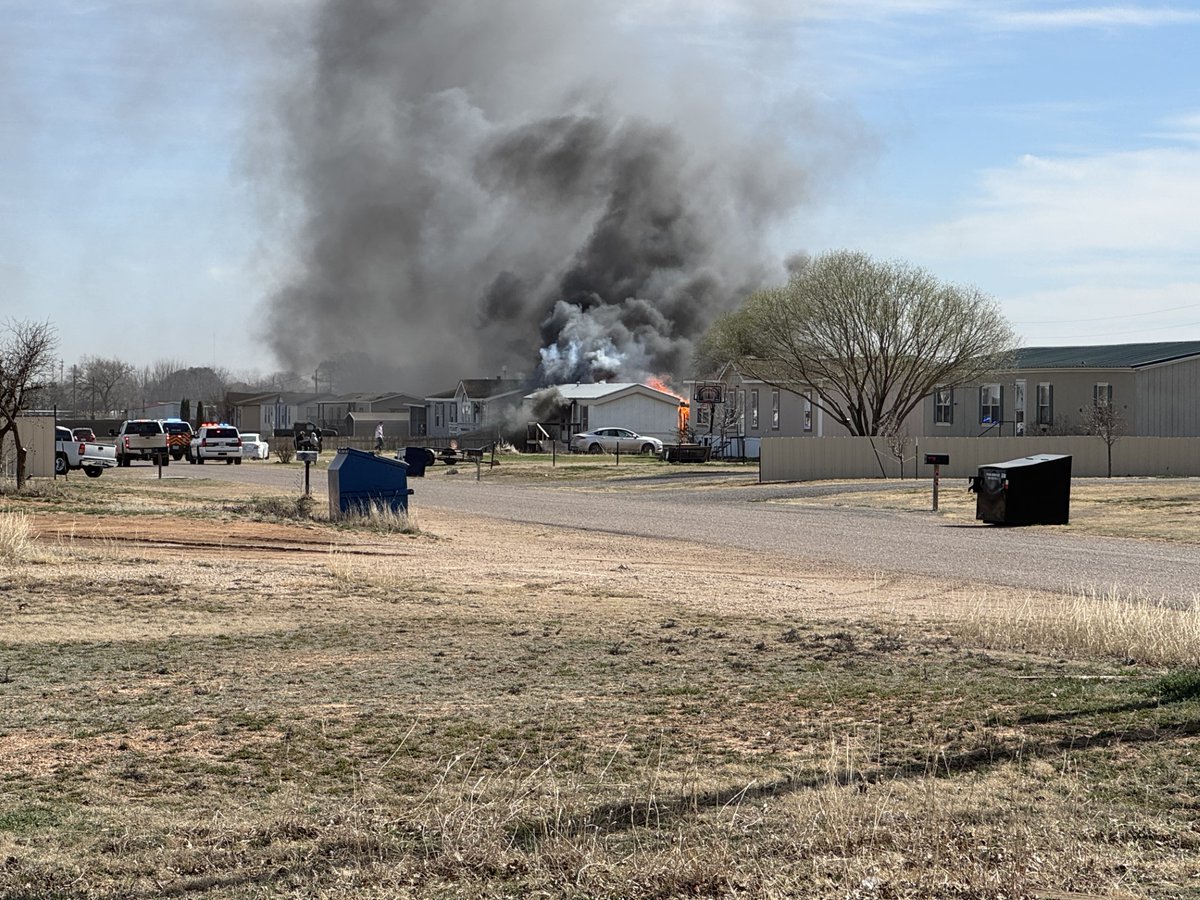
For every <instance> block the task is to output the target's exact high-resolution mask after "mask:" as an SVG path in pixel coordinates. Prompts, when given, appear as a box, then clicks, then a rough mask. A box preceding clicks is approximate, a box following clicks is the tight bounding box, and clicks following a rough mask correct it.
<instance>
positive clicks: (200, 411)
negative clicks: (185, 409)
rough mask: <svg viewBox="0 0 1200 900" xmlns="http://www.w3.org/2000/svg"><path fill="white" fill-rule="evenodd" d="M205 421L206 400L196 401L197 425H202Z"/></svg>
mask: <svg viewBox="0 0 1200 900" xmlns="http://www.w3.org/2000/svg"><path fill="white" fill-rule="evenodd" d="M203 421H204V401H203V400H197V401H196V425H200V423H201V422H203Z"/></svg>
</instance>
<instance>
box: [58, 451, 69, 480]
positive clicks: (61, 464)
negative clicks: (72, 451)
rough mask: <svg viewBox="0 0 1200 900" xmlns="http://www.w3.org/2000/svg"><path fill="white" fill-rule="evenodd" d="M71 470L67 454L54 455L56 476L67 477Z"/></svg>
mask: <svg viewBox="0 0 1200 900" xmlns="http://www.w3.org/2000/svg"><path fill="white" fill-rule="evenodd" d="M70 468H71V464H70V463H69V462H67V454H65V453H56V454H54V474H55V475H66V474H67V472H68V471H69V470H70Z"/></svg>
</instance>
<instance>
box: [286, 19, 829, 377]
mask: <svg viewBox="0 0 1200 900" xmlns="http://www.w3.org/2000/svg"><path fill="white" fill-rule="evenodd" d="M639 8H640V7H639V5H638V4H636V3H633V2H630V3H626V4H621V3H614V4H605V3H564V2H562V0H487V2H477V0H354V2H345V0H330V2H326V3H324V4H322V5H320V6H319V7H318V8H317V11H316V13H315V16H314V19H313V27H312V31H311V46H309V47H308V48H307V52H306V53H304V54H301V55H300V61H299V62H298V63H297V65H296V70H295V71H294V73H293V74H292V77H291V78H290V80H289V82H288V85H287V89H286V90H285V91H283V92H282V96H281V100H280V102H279V104H278V105H277V107H276V111H277V114H278V115H277V117H276V121H277V123H278V124H279V126H280V129H279V131H278V133H277V134H276V135H275V137H276V138H277V140H276V142H275V145H274V152H275V154H277V158H278V157H282V158H283V159H285V160H286V164H285V165H284V166H283V167H282V169H281V174H280V178H279V179H278V182H279V186H280V187H281V188H282V189H284V190H285V191H290V192H291V194H292V195H293V196H295V197H297V199H298V201H299V209H298V211H297V216H298V218H297V220H296V221H297V224H296V225H295V228H294V230H293V232H292V234H291V235H290V238H291V244H292V248H293V249H292V257H293V262H292V269H291V271H289V272H287V273H286V275H285V276H284V277H283V279H282V284H281V286H280V287H279V289H278V290H277V291H276V292H275V293H274V294H273V296H271V297H270V298H269V301H268V306H267V317H266V323H267V326H266V327H267V337H268V339H269V340H270V342H271V344H272V346H273V349H274V350H275V351H276V353H277V355H278V356H279V357H280V361H281V362H282V363H283V364H285V365H287V366H289V367H291V368H294V369H296V370H299V371H312V370H313V368H314V367H315V366H316V365H317V364H318V363H320V362H321V361H322V360H330V359H338V358H346V357H347V356H350V355H353V354H365V355H366V356H367V357H369V358H371V359H373V360H375V361H376V362H377V364H378V365H380V366H384V367H388V368H389V369H390V371H391V372H392V373H393V377H395V378H396V379H398V383H397V384H394V385H388V386H387V387H397V388H400V389H404V390H408V391H420V390H427V389H436V388H443V387H448V386H450V385H452V384H453V383H454V382H455V381H456V380H457V379H459V378H465V377H481V376H492V375H496V374H498V373H500V372H501V371H502V370H505V369H506V370H507V371H508V373H509V375H510V376H511V375H516V374H518V373H523V374H524V375H526V376H529V377H530V378H531V380H535V381H537V382H539V383H554V382H565V381H591V380H600V379H619V380H638V379H640V378H642V377H643V376H646V375H649V374H660V375H666V376H668V377H670V376H672V375H675V376H679V375H683V374H685V370H686V368H687V366H688V364H689V361H690V357H691V352H692V346H693V342H694V340H695V339H696V338H698V337H699V335H700V334H701V333H702V332H703V330H704V328H705V327H706V326H707V325H708V324H709V323H710V322H711V321H712V319H713V318H714V317H715V316H716V315H717V314H719V313H721V312H723V311H726V310H727V309H729V308H732V306H733V305H734V304H736V302H737V301H738V300H739V299H741V298H742V297H744V296H745V294H746V293H747V292H748V291H750V290H753V289H754V288H755V287H758V286H760V285H761V284H762V283H763V282H764V280H767V279H776V278H780V277H782V272H783V269H782V265H781V264H780V263H779V262H778V261H776V260H774V259H773V258H772V255H771V254H770V253H768V252H766V251H765V250H764V247H765V246H766V243H767V237H768V235H769V233H770V231H771V229H772V228H773V227H774V226H775V225H777V224H778V223H780V222H781V221H782V220H783V219H784V218H785V217H787V216H789V215H790V214H792V213H793V212H794V211H795V210H796V208H797V205H798V203H799V200H800V198H801V197H802V195H803V194H804V193H805V191H806V190H807V186H808V178H807V176H806V168H805V167H802V166H800V165H798V164H797V163H795V162H794V160H793V159H792V157H790V156H788V155H787V153H786V152H785V149H784V148H785V146H787V145H785V143H784V142H783V141H782V140H780V139H779V137H778V135H776V134H774V133H773V130H772V129H771V128H770V127H765V126H763V125H762V124H761V123H755V122H754V121H752V120H751V119H750V118H749V117H748V116H744V115H738V114H735V113H734V112H732V111H731V109H730V108H731V107H733V106H737V105H738V104H737V103H735V102H733V101H734V100H735V99H736V98H735V96H733V94H736V90H735V89H734V88H733V87H731V85H734V84H735V83H736V78H734V77H733V76H731V73H730V71H723V70H720V69H718V68H717V67H715V66H714V65H713V64H712V62H711V61H706V62H704V64H703V65H701V64H700V63H699V62H696V61H695V60H694V59H691V58H690V57H689V54H688V51H687V50H686V48H685V47H684V46H683V45H682V44H678V45H676V44H673V43H672V42H671V41H670V40H669V38H667V37H664V32H663V31H662V30H661V29H657V30H655V29H653V28H651V27H650V25H649V24H647V23H642V22H639V21H638V20H637V19H636V16H635V15H634V13H633V12H631V11H633V10H637V9H639ZM622 14H624V15H622ZM647 33H648V34H651V35H654V36H655V37H654V41H655V43H654V44H653V46H652V45H651V40H650V38H649V37H646V34H647ZM639 35H642V38H639ZM643 38H644V39H643ZM668 57H669V58H670V59H672V60H673V62H672V65H671V66H667V65H666V64H665V63H664V61H663V60H664V59H665V58H668ZM790 124H797V123H790ZM791 149H794V147H793V148H791ZM380 387H383V386H382V385H381V386H380Z"/></svg>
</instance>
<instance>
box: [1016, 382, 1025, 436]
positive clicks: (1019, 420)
mask: <svg viewBox="0 0 1200 900" xmlns="http://www.w3.org/2000/svg"><path fill="white" fill-rule="evenodd" d="M1013 432H1014V433H1016V434H1024V433H1025V379H1024V378H1018V379H1017V381H1016V382H1015V383H1014V384H1013Z"/></svg>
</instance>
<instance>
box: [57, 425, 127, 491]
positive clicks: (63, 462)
mask: <svg viewBox="0 0 1200 900" xmlns="http://www.w3.org/2000/svg"><path fill="white" fill-rule="evenodd" d="M116 464H117V449H116V447H114V446H113V445H112V444H97V443H94V442H92V441H80V440H77V439H76V438H75V436H74V435H73V434H71V429H70V428H64V427H63V426H62V425H59V426H56V427H55V429H54V474H55V475H66V474H67V473H68V472H71V471H74V470H78V469H83V474H84V475H86V476H87V477H88V478H99V477H100V473H101V472H103V471H104V470H105V469H109V468H112V467H113V466H115V465H116Z"/></svg>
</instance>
